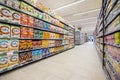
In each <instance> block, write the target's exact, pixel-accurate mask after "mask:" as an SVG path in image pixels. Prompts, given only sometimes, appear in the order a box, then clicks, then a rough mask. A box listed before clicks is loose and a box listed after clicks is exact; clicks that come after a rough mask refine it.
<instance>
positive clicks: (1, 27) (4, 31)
mask: <svg viewBox="0 0 120 80" xmlns="http://www.w3.org/2000/svg"><path fill="white" fill-rule="evenodd" d="M0 38H10V25H7V24H2V23H0Z"/></svg>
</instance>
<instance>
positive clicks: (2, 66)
mask: <svg viewBox="0 0 120 80" xmlns="http://www.w3.org/2000/svg"><path fill="white" fill-rule="evenodd" d="M7 68H8V57H7V53H6V52H0V72H2V71H6V70H7Z"/></svg>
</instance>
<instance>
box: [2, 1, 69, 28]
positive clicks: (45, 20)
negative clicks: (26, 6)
mask: <svg viewBox="0 0 120 80" xmlns="http://www.w3.org/2000/svg"><path fill="white" fill-rule="evenodd" d="M23 1H24V0H23ZM25 2H26V1H25ZM0 5H3V6H5V7H8V8H10V9H13V10H15V11H18V12H20V13H24V14H26V15H29V16H31V17H34V18H35V19H39V20H41V21H43V22H46V23H49V24H51V25H54V26H56V27H59V28H62V29H65V28H63V27H61V26H58V25H56V24H53V23H51V22H49V21H46V20H43V19H40V18H37V17H35V16H33V15H31V14H28V13H26V12H24V11H21V10H18V9H15V8H12V7H10V6H8V5H5V4H2V3H0ZM65 30H68V29H65Z"/></svg>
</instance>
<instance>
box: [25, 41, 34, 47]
mask: <svg viewBox="0 0 120 80" xmlns="http://www.w3.org/2000/svg"><path fill="white" fill-rule="evenodd" d="M26 43H27V49H33V42H32V40H26Z"/></svg>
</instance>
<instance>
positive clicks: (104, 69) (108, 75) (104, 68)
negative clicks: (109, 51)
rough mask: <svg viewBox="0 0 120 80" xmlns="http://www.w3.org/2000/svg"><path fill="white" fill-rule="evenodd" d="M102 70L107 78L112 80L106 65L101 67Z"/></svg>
mask: <svg viewBox="0 0 120 80" xmlns="http://www.w3.org/2000/svg"><path fill="white" fill-rule="evenodd" d="M103 71H104V73H105V74H106V77H107V80H112V79H111V77H110V74H109V72H108V71H107V69H106V67H103Z"/></svg>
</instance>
